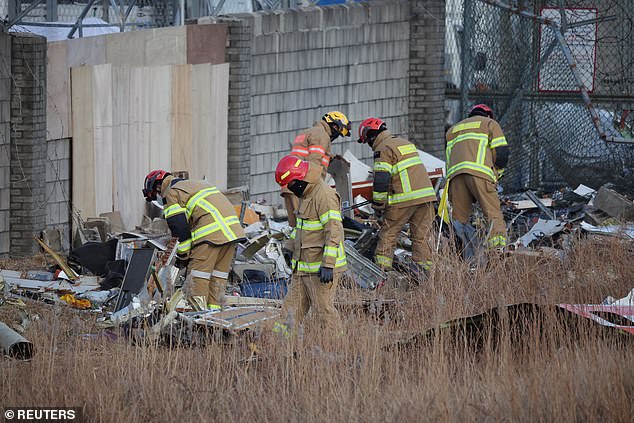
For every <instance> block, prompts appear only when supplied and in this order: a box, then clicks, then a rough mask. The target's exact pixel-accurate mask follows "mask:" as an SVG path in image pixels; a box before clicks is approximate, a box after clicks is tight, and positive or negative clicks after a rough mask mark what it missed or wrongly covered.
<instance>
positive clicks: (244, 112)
mask: <svg viewBox="0 0 634 423" xmlns="http://www.w3.org/2000/svg"><path fill="white" fill-rule="evenodd" d="M252 21H253V18H252V17H251V16H248V17H244V18H243V20H240V21H233V22H228V23H229V33H228V38H229V46H228V47H227V50H226V52H227V53H226V54H227V62H228V63H230V68H229V127H228V139H227V142H228V172H227V173H228V174H227V187H229V188H231V187H237V186H241V185H248V184H249V176H250V174H251V163H250V156H251V55H252V47H253V28H252Z"/></svg>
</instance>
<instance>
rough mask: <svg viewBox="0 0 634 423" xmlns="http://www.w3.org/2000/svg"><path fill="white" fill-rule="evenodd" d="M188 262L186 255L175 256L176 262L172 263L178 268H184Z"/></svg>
mask: <svg viewBox="0 0 634 423" xmlns="http://www.w3.org/2000/svg"><path fill="white" fill-rule="evenodd" d="M188 264H189V257H187V256H178V255H177V256H176V263H174V265H175V266H176V267H178V268H179V269H184V268H186V267H187V265H188Z"/></svg>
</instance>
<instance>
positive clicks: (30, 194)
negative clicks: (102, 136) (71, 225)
mask: <svg viewBox="0 0 634 423" xmlns="http://www.w3.org/2000/svg"><path fill="white" fill-rule="evenodd" d="M11 43H12V46H11V50H12V54H11V73H12V79H13V84H12V90H11V170H10V175H11V192H10V201H9V204H10V210H11V217H10V218H9V221H10V226H9V228H10V232H11V234H10V254H11V255H12V256H28V255H32V254H35V253H36V252H37V251H38V247H37V244H36V243H35V242H34V241H33V235H34V234H37V233H38V232H40V231H41V230H43V229H44V228H45V226H46V207H45V202H46V39H45V38H43V37H39V36H36V35H31V34H28V33H15V34H11Z"/></svg>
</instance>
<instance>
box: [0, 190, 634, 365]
mask: <svg viewBox="0 0 634 423" xmlns="http://www.w3.org/2000/svg"><path fill="white" fill-rule="evenodd" d="M236 194H237V196H238V199H237V201H234V204H236V208H237V209H238V210H239V212H240V213H239V215H240V219H241V221H242V222H243V225H244V226H245V233H246V235H247V237H248V239H247V241H245V242H243V243H241V244H240V245H239V247H238V250H237V254H236V258H235V261H234V263H233V266H232V271H231V273H230V281H229V285H228V288H227V292H226V302H225V307H223V309H222V310H210V311H197V310H194V309H193V308H192V307H191V306H190V304H188V303H187V302H186V301H185V300H184V298H185V295H184V290H185V289H186V287H187V280H186V279H187V278H186V276H185V274H184V273H185V272H183V271H182V270H180V269H178V268H177V267H176V266H175V248H174V247H175V240H174V239H172V238H171V237H170V235H169V230H168V228H167V226H166V224H165V222H164V221H163V220H162V219H161V218H155V219H149V218H148V219H147V220H146V221H145V222H144V224H143V225H141V226H139V227H137V230H136V231H135V232H115V231H114V230H113V228H115V227H118V225H116V224H113V223H112V222H111V220H110V218H96V219H90V220H89V222H86V224H84V225H82V228H81V229H80V230H79V232H78V234H77V236H76V238H77V239H79V240H80V242H79V245H77V246H75V248H73V249H72V251H71V253H70V254H69V255H68V256H67V257H66V258H63V257H61V256H60V255H58V254H57V253H56V252H55V251H53V250H52V249H51V248H50V247H49V245H48V244H47V243H46V242H44V241H43V240H41V239H37V242H38V243H39V244H40V246H41V247H42V249H43V251H44V252H45V253H46V254H48V255H50V256H51V257H52V258H53V259H54V261H55V266H53V268H52V269H50V271H43V270H41V269H37V270H29V271H26V272H22V271H15V270H8V269H4V270H1V272H0V305H2V304H13V305H17V306H22V307H23V306H24V305H25V303H26V302H29V301H38V302H41V303H46V304H62V305H65V306H69V307H72V308H75V309H78V310H82V311H84V312H86V313H94V314H95V315H96V317H95V318H96V321H97V323H98V325H99V326H100V327H101V328H102V330H104V331H106V330H112V329H113V328H119V329H120V330H121V332H120V333H122V334H124V335H126V336H129V337H131V338H133V339H135V340H146V341H147V340H149V341H161V342H166V343H168V344H170V345H174V344H175V343H178V344H181V345H183V344H185V345H198V344H201V343H203V342H205V339H207V338H208V335H209V334H210V333H211V334H214V336H216V337H218V336H220V337H223V338H226V337H228V336H232V335H235V334H238V333H244V332H248V331H249V330H252V329H255V328H259V327H261V326H262V324H263V323H265V322H267V321H270V320H274V319H276V318H278V317H279V307H280V305H281V299H282V298H283V297H284V295H285V293H286V289H287V284H288V283H289V279H290V276H291V269H290V267H289V265H288V263H287V260H286V258H285V254H284V243H285V240H286V239H287V238H288V237H289V234H290V228H289V226H288V224H287V223H286V221H285V215H284V211H283V210H279V209H276V208H274V207H271V206H267V205H263V204H257V203H253V204H251V203H249V202H248V198H246V197H245V195H244V192H243V191H240V190H238V191H236ZM363 201H364V199H363V198H362V197H359V198H357V199H356V202H357V203H361V202H363ZM369 212H370V210H367V209H364V208H363V207H359V208H357V209H356V215H355V218H354V220H353V219H350V220H349V222H348V224H346V225H344V226H346V244H345V248H346V253H347V256H348V263H349V267H350V268H349V271H348V274H347V276H346V283H345V284H344V287H343V288H342V289H341V290H340V294H339V296H340V298H339V301H338V303H339V306H341V307H346V306H350V305H352V306H354V307H360V308H362V309H364V310H369V311H371V312H372V313H375V314H377V315H380V314H381V313H382V311H384V309H386V308H388V307H390V306H393V305H394V304H395V303H396V299H395V298H390V292H391V291H390V289H408V288H409V287H410V286H411V283H410V282H411V280H409V279H408V275H402V274H398V273H396V272H389V273H388V274H386V273H385V272H383V271H382V270H381V269H379V268H378V267H377V266H376V265H374V264H373V263H372V261H371V260H370V258H371V257H372V255H373V248H375V247H376V235H377V227H378V226H377V224H376V221H375V220H374V219H373V217H372V215H371V214H370V213H369ZM503 212H504V216H505V218H506V221H507V226H508V231H509V235H510V237H509V238H510V239H511V240H514V241H513V242H512V243H511V246H510V248H508V249H507V251H505V253H504V254H505V255H515V256H527V257H547V258H549V259H557V260H564V259H565V257H566V254H567V253H568V251H570V249H571V247H572V245H573V244H574V242H575V240H576V239H578V238H579V237H581V236H585V237H598V238H601V237H618V238H621V239H623V240H624V242H626V243H628V245H629V247H628V248H629V249H630V250H633V249H634V203H633V202H632V201H631V200H630V199H628V198H627V197H625V196H623V195H621V194H619V193H617V192H615V191H614V190H612V189H611V188H610V187H607V186H604V187H602V188H600V189H599V190H598V191H596V192H595V191H594V190H592V189H589V188H587V187H584V186H580V187H578V188H577V189H574V190H571V189H565V190H561V191H558V192H555V193H552V194H551V195H549V196H538V195H536V194H535V193H533V192H531V191H526V192H525V193H522V194H516V195H513V196H507V197H503ZM111 215H112V214H111ZM114 216H115V218H116V214H114ZM438 223H440V219H438ZM439 226H440V227H442V225H440V224H439ZM445 226H446V225H445ZM453 229H454V228H446V227H445V228H443V230H442V231H441V234H442V235H441V236H442V238H441V239H439V240H438V242H435V245H437V248H438V249H440V253H442V251H443V249H444V248H447V245H451V246H453V245H458V246H459V249H460V251H461V252H462V253H463V257H464V258H465V259H466V260H472V259H473V258H474V257H478V254H479V252H478V250H479V248H480V247H479V246H480V245H481V244H482V243H481V242H478V236H479V235H480V236H481V235H482V234H484V235H486V228H484V227H483V224H482V219H480V218H478V216H477V214H476V217H475V218H474V221H473V226H472V227H471V228H470V229H469V230H466V231H465V230H463V231H462V232H461V233H460V234H457V233H455V232H454V231H453ZM434 233H435V234H438V233H439V232H438V231H435V232H434ZM434 241H435V240H434ZM441 241H442V242H441ZM399 245H400V247H401V248H400V249H399V250H397V252H396V258H397V260H396V261H395V263H396V264H395V268H396V269H398V268H399V267H398V262H399V261H400V262H403V263H404V262H406V261H407V260H408V256H409V255H410V252H409V251H408V249H409V247H410V246H411V242H409V239H408V238H407V231H404V232H403V233H402V234H401V239H400V242H399ZM438 249H437V251H438ZM476 263H478V264H482V263H479V262H477V261H476ZM403 267H406V266H403ZM415 282H417V283H420V282H422V281H415ZM350 289H353V290H354V291H355V292H357V293H359V292H361V294H362V295H361V296H360V297H359V296H357V297H355V301H354V302H353V303H351V302H350V301H348V299H347V297H348V295H347V292H350ZM363 294H367V295H365V297H364V296H363ZM633 295H634V294H630V296H629V297H626V298H625V299H623V300H620V301H618V302H614V300H609V299H608V300H606V302H605V304H602V305H594V306H585V305H570V304H563V305H560V308H561V309H565V310H567V311H569V312H571V313H575V314H578V315H580V316H584V317H587V318H589V319H592V320H594V321H595V322H597V323H599V324H602V325H608V326H610V325H611V326H613V327H616V328H619V329H622V330H625V331H628V332H631V333H634V330H633V329H632V326H633V324H632V322H634V317H633V316H634V311H633V310H634V304H632V303H631V300H632V299H633V298H632V296H633ZM359 298H361V299H359ZM628 298H629V300H628ZM610 301H612V302H610ZM627 301H630V303H627ZM588 307H594V308H588ZM597 307H598V308H597ZM596 311H599V312H603V313H612V314H613V315H618V316H621V318H622V319H624V320H620V322H621V323H620V324H616V323H614V322H611V321H610V320H609V319H603V318H599V317H597V314H596V313H594V312H596ZM628 321H629V322H630V323H629V324H628V323H623V322H628ZM14 329H17V331H14V330H12V329H11V328H9V327H8V326H6V325H4V324H0V344H1V346H2V348H3V349H4V353H5V354H7V355H10V356H13V357H16V358H21V359H29V358H31V356H32V354H33V346H32V345H31V343H30V342H29V341H27V340H26V339H24V338H22V336H21V335H19V333H18V332H19V331H20V328H19V327H16V328H14Z"/></svg>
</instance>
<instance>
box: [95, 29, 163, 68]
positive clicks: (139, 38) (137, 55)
mask: <svg viewBox="0 0 634 423" xmlns="http://www.w3.org/2000/svg"><path fill="white" fill-rule="evenodd" d="M151 36H152V30H151V29H144V30H141V31H132V32H122V33H118V34H108V35H106V36H105V37H104V38H105V39H106V63H112V64H114V65H138V66H142V65H144V62H145V53H144V52H145V42H146V41H147V39H148V38H149V37H151Z"/></svg>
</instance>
